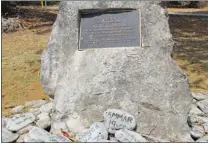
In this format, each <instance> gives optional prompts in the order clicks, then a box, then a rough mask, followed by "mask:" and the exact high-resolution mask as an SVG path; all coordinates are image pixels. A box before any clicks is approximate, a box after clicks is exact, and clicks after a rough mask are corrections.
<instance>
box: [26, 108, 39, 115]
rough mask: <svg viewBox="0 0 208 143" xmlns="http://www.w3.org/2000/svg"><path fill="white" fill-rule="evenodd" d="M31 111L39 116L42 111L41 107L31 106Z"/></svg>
mask: <svg viewBox="0 0 208 143" xmlns="http://www.w3.org/2000/svg"><path fill="white" fill-rule="evenodd" d="M29 112H30V113H32V114H33V115H34V116H37V115H39V114H40V113H41V112H40V109H39V108H30V109H29Z"/></svg>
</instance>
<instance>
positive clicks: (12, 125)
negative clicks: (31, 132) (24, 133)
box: [7, 113, 35, 131]
mask: <svg viewBox="0 0 208 143" xmlns="http://www.w3.org/2000/svg"><path fill="white" fill-rule="evenodd" d="M34 121H35V116H34V115H33V114H32V113H23V114H17V115H15V116H14V117H13V118H11V119H9V121H8V123H7V129H9V130H10V131H18V130H20V129H22V128H24V127H25V126H27V125H29V124H30V123H32V122H34Z"/></svg>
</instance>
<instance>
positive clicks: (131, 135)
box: [115, 129, 147, 142]
mask: <svg viewBox="0 0 208 143" xmlns="http://www.w3.org/2000/svg"><path fill="white" fill-rule="evenodd" d="M115 137H116V139H117V140H119V141H120V142H147V140H146V139H145V138H144V137H142V136H141V135H140V134H138V133H136V132H133V131H130V130H127V129H121V130H119V131H117V132H116V133H115Z"/></svg>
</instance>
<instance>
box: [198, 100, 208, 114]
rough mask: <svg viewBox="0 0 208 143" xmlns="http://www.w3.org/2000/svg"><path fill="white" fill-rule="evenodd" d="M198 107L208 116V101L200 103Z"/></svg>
mask: <svg viewBox="0 0 208 143" xmlns="http://www.w3.org/2000/svg"><path fill="white" fill-rule="evenodd" d="M196 105H197V106H198V107H199V108H200V109H201V110H202V111H203V112H204V113H205V114H206V115H207V116H208V99H205V100H202V101H199V102H197V103H196Z"/></svg>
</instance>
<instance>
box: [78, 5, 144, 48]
mask: <svg viewBox="0 0 208 143" xmlns="http://www.w3.org/2000/svg"><path fill="white" fill-rule="evenodd" d="M110 9H111V10H113V9H114V8H110ZM126 9H128V10H129V11H136V13H137V15H138V16H139V36H140V37H139V40H140V42H139V45H138V46H129V47H128V48H133V47H142V36H141V35H142V31H141V30H142V28H141V27H142V26H141V24H142V23H141V10H140V9H133V8H132V9H131V8H115V11H116V10H126ZM88 10H93V9H88ZM94 10H95V11H96V10H97V11H100V12H102V11H103V12H105V10H103V9H94ZM106 11H107V12H108V9H106ZM80 12H81V9H80V10H79V16H80V17H79V18H78V19H79V22H78V26H79V27H78V28H79V29H78V51H85V50H89V49H109V48H111V49H112V48H118V49H119V48H126V47H103V48H85V49H81V48H80V43H81V42H80V38H81V30H82V29H81V22H82V20H81V19H82V17H81V15H82V14H80ZM107 12H106V13H107ZM92 13H93V12H92Z"/></svg>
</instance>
